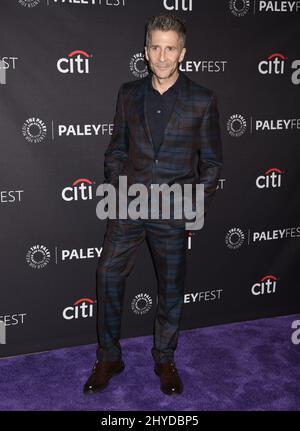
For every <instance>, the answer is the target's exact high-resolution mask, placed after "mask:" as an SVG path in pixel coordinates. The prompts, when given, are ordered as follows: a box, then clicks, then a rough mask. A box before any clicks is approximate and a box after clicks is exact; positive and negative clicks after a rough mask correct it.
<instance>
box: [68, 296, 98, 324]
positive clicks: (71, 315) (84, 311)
mask: <svg viewBox="0 0 300 431" xmlns="http://www.w3.org/2000/svg"><path fill="white" fill-rule="evenodd" d="M95 302H96V301H92V300H91V299H90V298H81V299H78V301H76V302H74V305H73V306H71V307H66V308H65V309H64V310H63V312H62V315H63V318H64V319H65V320H73V319H79V318H83V319H86V318H88V317H93V315H94V303H95Z"/></svg>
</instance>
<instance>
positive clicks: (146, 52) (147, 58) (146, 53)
mask: <svg viewBox="0 0 300 431" xmlns="http://www.w3.org/2000/svg"><path fill="white" fill-rule="evenodd" d="M144 49H145V57H146V60H147V61H149V57H148V51H147V47H146V46H145V47H144Z"/></svg>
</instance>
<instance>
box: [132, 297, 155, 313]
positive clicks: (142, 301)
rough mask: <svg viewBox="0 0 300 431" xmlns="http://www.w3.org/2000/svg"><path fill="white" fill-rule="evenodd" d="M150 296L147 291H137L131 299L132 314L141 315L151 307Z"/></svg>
mask: <svg viewBox="0 0 300 431" xmlns="http://www.w3.org/2000/svg"><path fill="white" fill-rule="evenodd" d="M152 303H153V301H152V298H151V296H150V295H148V293H138V294H137V295H135V297H134V298H133V299H132V301H131V310H132V311H133V313H134V314H138V315H143V314H146V313H148V312H149V311H150V310H151V307H152Z"/></svg>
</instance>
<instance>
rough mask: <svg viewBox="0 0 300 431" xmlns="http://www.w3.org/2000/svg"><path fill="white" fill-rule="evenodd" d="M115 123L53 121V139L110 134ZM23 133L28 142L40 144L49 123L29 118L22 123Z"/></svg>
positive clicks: (45, 134)
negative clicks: (66, 122) (65, 122)
mask: <svg viewBox="0 0 300 431" xmlns="http://www.w3.org/2000/svg"><path fill="white" fill-rule="evenodd" d="M113 128H114V124H113V123H98V124H61V123H58V124H56V123H55V122H54V121H51V139H52V140H55V139H57V138H69V137H79V138H80V137H89V136H106V135H108V136H110V135H112V133H113ZM22 134H23V136H24V138H25V139H26V141H27V142H29V143H33V144H38V143H40V142H42V141H43V140H44V139H45V138H46V136H47V125H46V123H45V122H44V121H43V120H41V119H40V118H38V117H31V118H28V119H27V120H26V121H25V122H24V124H23V125H22Z"/></svg>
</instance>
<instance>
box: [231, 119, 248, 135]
mask: <svg viewBox="0 0 300 431" xmlns="http://www.w3.org/2000/svg"><path fill="white" fill-rule="evenodd" d="M246 129H247V121H246V120H245V117H243V115H241V114H233V115H231V116H230V117H229V120H228V121H227V130H228V133H229V135H230V136H234V137H235V138H238V137H239V136H242V135H243V134H244V133H245V131H246Z"/></svg>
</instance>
